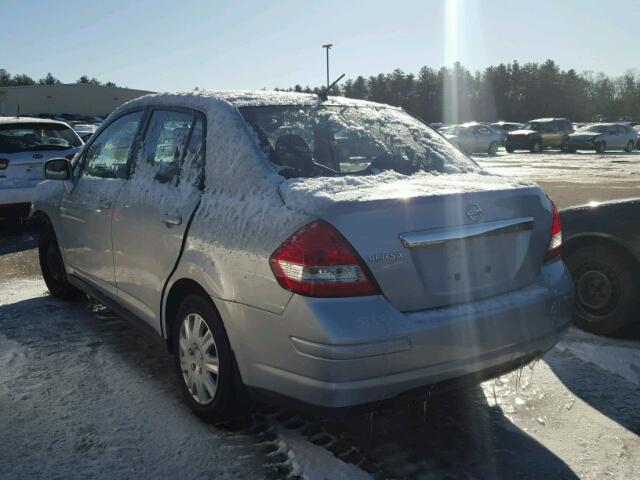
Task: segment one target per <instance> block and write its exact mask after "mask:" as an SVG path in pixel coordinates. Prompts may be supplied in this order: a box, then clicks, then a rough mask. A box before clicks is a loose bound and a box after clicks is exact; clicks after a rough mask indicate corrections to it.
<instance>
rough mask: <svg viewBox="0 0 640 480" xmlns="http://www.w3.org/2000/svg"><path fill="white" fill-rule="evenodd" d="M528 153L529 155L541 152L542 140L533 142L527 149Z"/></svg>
mask: <svg viewBox="0 0 640 480" xmlns="http://www.w3.org/2000/svg"><path fill="white" fill-rule="evenodd" d="M529 151H530V152H531V153H540V152H542V140H536V141H534V142H533V144H532V145H531V148H530V149H529Z"/></svg>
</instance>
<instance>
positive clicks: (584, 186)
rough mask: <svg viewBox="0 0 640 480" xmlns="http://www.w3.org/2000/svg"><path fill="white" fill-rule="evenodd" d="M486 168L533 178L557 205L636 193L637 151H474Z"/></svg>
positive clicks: (639, 187) (639, 188)
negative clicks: (477, 152)
mask: <svg viewBox="0 0 640 480" xmlns="http://www.w3.org/2000/svg"><path fill="white" fill-rule="evenodd" d="M473 158H474V159H475V160H477V161H478V163H480V164H481V165H482V166H483V167H485V168H486V169H488V170H490V171H492V172H495V173H500V174H502V175H507V176H509V177H516V178H525V179H529V180H534V181H536V182H538V183H539V184H540V186H542V187H543V188H544V189H545V191H546V192H547V193H548V194H549V195H550V196H551V198H553V200H554V201H555V202H556V203H557V204H558V206H560V207H568V206H570V205H578V204H582V203H587V202H590V201H602V200H611V199H618V198H628V197H638V196H640V152H638V151H634V152H631V153H625V152H607V153H604V154H596V153H593V152H582V151H580V152H577V153H560V152H555V151H553V152H552V151H550V152H545V153H540V154H532V153H528V152H517V153H512V154H509V153H506V152H505V151H504V150H500V151H499V152H498V154H497V155H474V156H473Z"/></svg>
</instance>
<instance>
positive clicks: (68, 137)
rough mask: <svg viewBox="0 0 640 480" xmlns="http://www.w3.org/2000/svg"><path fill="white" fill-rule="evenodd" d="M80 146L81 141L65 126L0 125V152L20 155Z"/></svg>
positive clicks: (49, 124)
mask: <svg viewBox="0 0 640 480" xmlns="http://www.w3.org/2000/svg"><path fill="white" fill-rule="evenodd" d="M80 146H82V141H81V140H80V138H79V137H78V135H76V133H75V132H74V131H73V130H71V129H70V128H69V127H67V126H66V125H62V124H59V123H46V122H33V123H15V124H5V125H0V152H2V153H20V152H37V151H44V150H66V149H68V148H75V147H80Z"/></svg>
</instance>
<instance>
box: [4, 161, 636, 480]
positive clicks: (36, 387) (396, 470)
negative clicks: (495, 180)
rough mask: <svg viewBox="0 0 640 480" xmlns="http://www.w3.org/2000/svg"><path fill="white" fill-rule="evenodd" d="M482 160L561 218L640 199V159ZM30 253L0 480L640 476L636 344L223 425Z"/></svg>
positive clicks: (25, 255)
mask: <svg viewBox="0 0 640 480" xmlns="http://www.w3.org/2000/svg"><path fill="white" fill-rule="evenodd" d="M477 159H478V160H479V161H480V163H482V164H483V165H485V166H486V167H487V168H489V169H490V170H493V171H496V172H501V173H506V174H509V175H513V176H517V177H524V178H531V179H533V180H536V181H538V182H540V183H541V184H543V186H545V188H546V189H547V191H549V192H550V193H551V195H552V196H553V197H554V198H555V199H556V200H558V199H560V200H559V201H558V203H560V205H561V206H568V205H571V204H576V203H583V202H585V201H589V200H604V199H607V198H620V197H623V196H632V195H633V193H632V192H634V189H636V190H635V191H636V193H635V195H638V184H637V183H640V182H638V180H637V179H636V178H635V177H634V176H633V175H631V173H630V172H636V173H637V172H639V171H640V155H639V154H611V153H609V154H606V155H595V154H591V155H588V154H581V153H579V154H575V155H570V154H548V153H545V154H542V155H531V154H526V153H523V154H516V155H506V154H504V153H503V152H500V153H499V154H498V155H496V156H492V157H487V156H478V157H477ZM580 166H581V168H580V169H578V167H580ZM633 169H636V170H633ZM549 186H550V187H549ZM612 192H613V193H612ZM621 192H623V193H621ZM630 193H631V194H630ZM616 194H619V195H616ZM1 228H2V227H1V226H0V229H1ZM34 246H35V244H34V241H33V239H31V238H29V237H28V236H27V235H25V234H23V233H20V232H17V233H16V234H15V235H7V234H6V232H5V235H4V236H0V445H2V448H0V479H3V480H4V479H11V480H13V479H23V478H38V479H39V478H60V479H74V478H110V479H111V478H113V479H119V478H132V477H134V476H139V477H140V478H197V479H199V478H202V479H204V478H216V479H227V478H238V479H240V478H242V479H254V478H255V479H262V478H266V479H285V478H288V479H296V478H305V479H309V480H316V479H318V480H334V479H370V478H375V479H382V478H407V479H414V478H416V479H494V478H495V479H498V478H505V479H515V478H517V479H540V478H554V479H555V478H557V479H573V478H580V479H594V480H596V479H598V480H600V479H603V478H612V479H631V478H640V437H639V435H640V409H639V408H638V406H639V405H640V333H634V334H632V335H631V336H630V337H629V338H626V339H623V340H621V339H618V340H614V339H608V338H604V337H596V336H593V335H589V334H586V333H583V332H580V331H578V330H574V329H572V330H571V331H570V332H569V334H568V335H567V336H566V337H565V339H564V340H563V341H561V342H560V343H559V344H558V346H557V347H555V348H554V349H553V350H551V351H550V352H549V353H548V354H547V355H546V356H545V357H544V359H542V360H540V361H538V362H537V363H535V364H534V365H531V366H527V367H525V368H524V369H522V370H521V371H517V372H514V373H511V374H509V375H505V376H503V377H501V378H499V379H496V380H492V381H489V382H486V383H484V384H482V385H481V386H478V387H476V388H474V389H472V390H469V391H466V392H460V393H456V394H448V395H446V396H444V397H441V398H433V399H431V400H430V401H429V402H427V403H426V404H424V405H423V404H418V405H413V406H407V407H405V408H395V409H392V410H386V411H380V412H376V413H375V414H373V415H364V414H358V415H353V416H350V417H348V418H343V419H340V420H327V419H322V418H320V419H318V418H312V417H309V416H308V415H304V414H302V413H299V412H294V411H286V410H282V409H279V408H276V407H273V408H262V409H260V410H258V411H256V412H254V413H253V414H251V415H249V416H247V417H244V418H240V419H237V420H236V421H234V422H231V423H229V424H227V425H224V426H217V427H214V426H210V425H205V424H203V423H201V422H200V421H198V420H197V419H196V418H195V417H194V416H193V415H191V413H190V412H189V411H188V409H187V408H186V406H185V405H184V404H183V403H182V401H181V398H180V395H179V391H178V388H177V385H176V383H175V379H174V376H173V374H172V373H171V368H170V359H169V357H168V356H167V355H166V354H165V349H164V345H162V343H161V342H158V341H157V340H155V339H153V338H149V337H147V336H145V335H144V334H143V333H141V332H138V331H137V330H136V329H135V328H133V327H132V326H130V325H129V324H127V323H126V322H125V321H124V320H121V319H120V318H118V317H117V316H116V315H114V314H112V313H111V312H109V311H107V310H105V309H104V308H103V307H101V306H100V305H96V304H94V303H91V302H89V301H85V302H78V303H72V304H69V303H65V302H61V301H58V300H55V299H52V298H51V297H49V296H48V295H47V293H46V288H45V286H44V284H43V282H42V280H41V278H40V275H39V270H38V266H37V254H36V250H34Z"/></svg>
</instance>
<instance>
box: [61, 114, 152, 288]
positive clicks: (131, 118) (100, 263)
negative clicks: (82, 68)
mask: <svg viewBox="0 0 640 480" xmlns="http://www.w3.org/2000/svg"><path fill="white" fill-rule="evenodd" d="M143 115H144V112H143V111H142V110H137V111H133V112H129V113H125V114H123V115H121V116H119V117H118V118H116V119H115V120H113V121H112V122H111V123H110V124H109V125H108V126H107V127H106V128H105V129H104V130H102V132H100V134H99V135H98V136H97V137H96V138H94V139H93V141H92V142H91V144H90V145H88V147H87V148H86V149H84V151H83V153H82V158H81V159H80V160H79V161H78V162H77V163H76V165H75V168H74V181H73V182H69V183H70V184H71V185H72V187H71V188H70V189H68V190H65V193H64V196H63V198H62V203H61V208H60V219H61V224H62V238H63V241H62V244H61V246H62V250H63V253H64V257H65V263H66V264H67V266H68V267H69V268H70V270H71V271H72V273H74V274H75V275H77V276H79V277H82V278H84V279H85V280H88V281H89V282H90V283H92V284H94V285H96V286H98V287H100V288H101V289H102V290H103V291H105V292H107V293H110V294H115V275H114V272H113V252H112V243H111V217H112V213H113V206H114V204H115V201H116V198H117V197H118V193H119V192H120V189H121V188H122V186H123V185H124V183H125V181H126V177H127V163H128V161H129V157H130V155H131V152H132V151H133V146H134V143H135V141H136V138H137V135H138V131H139V127H140V125H141V123H142V118H143Z"/></svg>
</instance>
